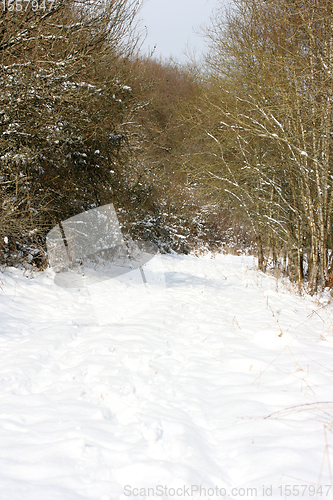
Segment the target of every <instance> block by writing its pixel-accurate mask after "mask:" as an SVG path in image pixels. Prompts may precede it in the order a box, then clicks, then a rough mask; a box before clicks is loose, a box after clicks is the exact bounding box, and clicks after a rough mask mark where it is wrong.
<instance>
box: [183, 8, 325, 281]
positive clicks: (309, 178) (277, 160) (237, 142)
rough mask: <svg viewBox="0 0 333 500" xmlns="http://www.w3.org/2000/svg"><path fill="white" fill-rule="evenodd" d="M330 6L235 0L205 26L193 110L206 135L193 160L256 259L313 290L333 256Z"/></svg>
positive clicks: (199, 132)
mask: <svg viewBox="0 0 333 500" xmlns="http://www.w3.org/2000/svg"><path fill="white" fill-rule="evenodd" d="M332 8H333V3H332V1H331V0H323V1H322V0H320V1H319V0H304V1H298V0H292V1H290V0H235V1H234V2H233V6H232V7H231V8H230V9H229V11H228V12H227V13H224V12H223V14H222V11H221V13H220V16H216V17H215V19H214V21H213V22H212V24H211V26H210V28H209V29H208V31H207V34H208V37H209V42H210V52H209V55H208V57H207V59H206V65H205V69H204V72H203V76H202V77H201V95H200V99H199V101H198V102H197V103H196V107H195V110H196V111H195V113H194V112H193V111H192V113H191V118H192V120H195V127H194V129H196V132H195V133H196V134H197V135H198V136H201V138H202V141H203V143H204V147H202V149H201V151H202V153H203V154H202V155H201V159H202V162H203V166H204V168H199V165H197V167H196V169H197V170H199V171H200V173H201V176H203V177H204V178H205V182H206V183H209V185H210V187H211V191H213V190H215V191H217V192H218V193H219V194H221V195H222V197H223V198H225V196H228V198H229V200H230V205H231V207H233V209H234V210H236V211H238V213H243V214H245V215H246V217H247V218H248V220H249V221H250V222H251V225H252V228H253V231H254V233H255V234H256V240H257V245H258V254H259V266H260V267H261V268H262V269H265V267H266V265H267V261H268V259H269V258H271V259H272V260H273V263H274V265H275V266H277V265H278V264H280V266H281V265H282V266H283V268H284V270H285V271H287V273H288V274H289V276H291V277H292V278H293V279H296V280H300V281H301V280H304V279H306V280H307V281H308V282H309V284H310V289H311V290H312V291H315V290H317V289H318V288H322V287H323V286H324V285H325V282H326V280H327V279H328V278H329V275H330V272H331V269H330V268H331V266H332V249H333V240H332V209H333V197H332V181H333V163H332V133H333V130H332V92H333V81H332V78H333V76H332V75H333V24H332ZM222 16H223V17H222ZM279 257H283V258H284V260H283V262H282V261H281V260H280V261H279Z"/></svg>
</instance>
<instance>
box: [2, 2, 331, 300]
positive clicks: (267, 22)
mask: <svg viewBox="0 0 333 500" xmlns="http://www.w3.org/2000/svg"><path fill="white" fill-rule="evenodd" d="M332 9H333V2H332V1H331V0H302V1H299V0H293V1H290V0H234V1H233V2H232V4H231V5H229V7H228V8H227V9H226V8H224V7H222V5H221V9H220V10H218V11H216V12H214V15H212V18H211V23H210V24H209V25H208V26H207V27H206V29H205V36H206V40H207V50H206V53H205V56H204V58H203V59H202V60H201V61H200V62H199V63H198V62H197V63H196V62H194V61H190V60H189V62H188V63H187V64H183V65H180V64H177V63H174V62H172V61H164V60H156V59H154V57H146V58H145V57H142V56H140V43H141V41H142V36H143V33H142V30H141V28H140V23H139V13H140V1H137V0H93V1H92V0H54V1H49V2H47V1H45V2H37V1H35V0H33V1H31V2H24V1H22V2H21V1H18V0H17V1H16V3H10V2H6V1H4V2H2V4H1V12H0V169H1V170H0V172H1V174H0V196H1V218H0V256H1V263H2V264H7V265H17V264H22V263H24V262H28V263H30V264H31V265H33V266H36V267H37V268H45V266H47V259H46V250H45V236H46V234H47V232H48V231H49V230H50V229H51V228H52V227H53V226H54V225H55V224H57V223H58V222H59V221H60V220H62V219H65V218H68V217H71V216H73V215H75V214H77V213H79V212H82V211H84V210H88V209H90V208H94V207H98V206H100V205H103V204H106V203H114V205H115V207H116V209H117V212H118V214H119V218H120V220H121V224H122V226H123V228H125V230H126V232H128V233H129V234H131V235H132V236H134V237H141V238H143V239H149V240H151V241H153V242H155V243H156V244H157V245H158V246H159V248H160V250H161V251H163V252H169V251H170V250H174V251H176V252H179V253H189V252H192V251H197V252H201V251H202V250H204V249H209V250H214V249H221V248H222V249H225V250H227V251H229V252H232V253H237V252H239V251H242V252H244V251H247V252H249V253H252V254H256V255H257V256H258V265H259V268H260V269H261V270H266V269H274V270H276V271H277V272H279V273H281V274H284V275H287V276H288V277H289V278H290V279H291V280H292V281H293V282H295V283H299V284H300V286H306V287H307V290H308V291H310V292H311V293H315V292H316V291H318V290H321V289H323V288H324V287H325V286H332V284H333V274H332V269H331V267H332V250H333V237H332V223H333V221H332V215H333V196H332V183H333V163H332V154H333V149H332V133H333V130H332V105H333V104H332V97H333V82H332V78H333V76H332V75H333V23H332Z"/></svg>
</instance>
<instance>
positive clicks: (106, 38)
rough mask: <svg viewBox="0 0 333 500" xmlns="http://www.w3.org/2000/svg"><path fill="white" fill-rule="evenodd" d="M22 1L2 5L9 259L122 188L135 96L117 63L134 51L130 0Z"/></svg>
mask: <svg viewBox="0 0 333 500" xmlns="http://www.w3.org/2000/svg"><path fill="white" fill-rule="evenodd" d="M19 5H21V4H19V3H15V2H14V3H13V4H12V6H9V7H8V6H7V8H6V9H3V10H2V11H1V12H0V151H1V155H0V169H1V170H0V171H1V177H0V189H1V192H0V197H1V200H0V202H1V220H0V236H1V242H2V245H3V247H4V248H3V252H2V257H3V258H5V259H6V258H8V256H9V255H13V253H15V248H17V247H20V245H21V246H22V244H23V243H24V244H25V246H26V245H27V244H28V242H29V240H30V242H31V243H33V242H34V243H36V241H38V238H39V237H41V241H42V240H43V236H44V235H45V231H46V230H47V229H48V228H49V227H51V226H52V224H54V223H56V222H58V221H59V220H61V219H62V218H66V217H67V216H70V215H73V214H75V213H77V212H80V211H82V210H84V209H88V208H90V207H93V206H97V205H99V204H101V203H103V202H104V201H109V200H110V196H112V195H113V196H115V195H116V193H117V192H118V191H121V190H122V166H123V165H124V163H126V161H127V158H126V153H125V148H124V147H123V142H124V137H125V129H122V123H123V122H124V121H125V122H126V121H127V120H126V116H127V114H128V112H129V111H128V109H129V108H130V106H131V104H130V101H131V96H130V89H129V88H128V87H127V86H126V85H124V83H123V82H122V80H121V76H119V71H118V67H117V61H119V58H120V57H122V58H123V59H124V58H126V57H128V55H129V53H130V51H131V50H132V48H133V41H132V40H131V39H130V34H131V33H132V31H133V29H132V28H133V21H134V18H135V13H136V8H137V2H134V1H132V0H107V1H104V0H103V1H101V2H99V1H95V2H90V1H89V0H84V1H80V2H76V1H75V0H73V1H68V0H66V1H65V0H58V1H56V2H54V3H52V4H50V7H49V4H48V3H47V2H46V6H45V3H44V8H42V7H38V8H36V7H35V6H34V2H31V3H27V4H25V5H24V8H22V9H19V8H18V6H19ZM41 5H42V4H41ZM35 250H36V249H35Z"/></svg>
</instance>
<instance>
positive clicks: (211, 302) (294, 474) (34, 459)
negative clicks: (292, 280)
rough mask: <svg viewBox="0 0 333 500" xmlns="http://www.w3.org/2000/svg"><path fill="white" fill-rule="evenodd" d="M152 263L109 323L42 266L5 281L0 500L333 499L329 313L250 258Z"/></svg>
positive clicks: (0, 296)
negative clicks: (129, 308) (159, 287)
mask: <svg viewBox="0 0 333 500" xmlns="http://www.w3.org/2000/svg"><path fill="white" fill-rule="evenodd" d="M163 266H164V268H165V277H166V291H165V293H164V294H160V295H159V296H157V297H156V298H155V299H154V307H153V308H151V309H148V310H144V311H142V312H140V313H138V314H137V315H134V316H133V317H131V318H129V319H126V318H124V319H122V320H120V321H119V322H118V323H115V324H111V325H105V326H98V324H97V323H96V318H95V316H94V311H93V308H92V305H91V303H90V302H89V296H88V294H87V292H85V291H80V290H65V289H61V288H59V287H56V286H55V285H54V283H53V279H52V276H53V274H52V272H51V271H46V272H44V273H40V274H38V275H36V276H35V277H34V278H33V279H30V278H28V277H26V276H24V275H23V273H22V272H21V271H18V270H14V269H9V270H7V271H6V272H5V273H3V274H2V275H1V276H0V279H1V282H0V285H1V290H0V315H1V316H0V500H56V499H57V500H79V499H80V500H83V499H91V500H95V499H96V500H97V499H98V500H115V499H118V498H120V499H122V500H124V499H126V498H131V499H134V498H141V499H143V498H148V497H149V498H150V497H153V494H154V493H155V497H157V498H171V497H174V498H189V499H192V498H208V496H210V497H211V498H215V497H216V498H221V496H222V495H224V498H238V499H239V498H253V499H255V498H262V497H263V498H266V497H267V498H271V496H270V492H272V495H273V496H274V497H275V498H285V497H287V496H290V495H289V494H288V491H289V489H288V488H291V491H292V494H291V498H293V497H294V496H297V495H296V493H295V492H296V490H295V489H294V490H293V486H295V485H304V486H303V487H302V488H300V494H299V496H302V498H333V493H332V489H331V490H330V489H329V487H328V486H326V485H330V484H331V483H332V477H331V476H332V473H333V453H332V451H331V450H330V446H331V445H332V444H333V434H332V432H331V429H332V428H333V384H332V382H333V326H332V306H331V305H328V306H325V307H323V305H322V304H319V303H316V302H315V301H314V299H312V298H310V297H303V298H302V297H299V296H296V295H294V294H293V293H291V292H289V291H288V290H287V289H286V288H285V287H283V286H282V285H281V284H280V283H278V282H277V281H276V280H275V279H274V278H272V277H269V276H266V275H263V274H261V273H258V272H257V271H256V270H255V265H254V260H253V259H252V258H250V257H235V256H228V255H218V256H216V258H214V259H211V258H209V257H201V258H195V257H184V256H181V257H180V256H165V257H163ZM119 300H121V297H119ZM291 407H293V408H291ZM288 408H289V409H288ZM330 461H331V464H332V465H330ZM289 485H291V486H289ZM321 485H322V486H323V489H322V494H320V490H319V488H320V486H321ZM200 487H201V491H200ZM216 487H217V488H219V489H216ZM263 487H264V490H263ZM270 487H272V490H270ZM148 488H150V490H148ZM209 488H214V493H213V490H209V491H208V489H209ZM248 488H254V489H253V490H250V489H248ZM177 489H178V490H177ZM175 490H177V491H175ZM302 491H303V495H301V493H302ZM263 492H264V494H263Z"/></svg>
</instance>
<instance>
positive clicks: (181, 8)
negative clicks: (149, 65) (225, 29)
mask: <svg viewBox="0 0 333 500" xmlns="http://www.w3.org/2000/svg"><path fill="white" fill-rule="evenodd" d="M221 3H223V1H222V0H144V4H143V7H142V10H141V12H140V17H141V18H142V25H143V26H146V27H147V30H148V34H147V38H146V40H145V42H144V44H143V47H142V52H143V53H144V54H145V55H148V54H149V53H150V52H151V51H152V50H153V48H154V46H155V45H156V50H155V52H154V56H155V57H160V56H162V57H163V58H169V57H171V56H172V57H173V58H176V59H178V60H181V61H185V60H186V57H185V55H184V52H185V50H186V44H189V45H190V46H191V48H192V49H193V48H196V49H197V51H198V55H199V53H201V51H202V50H203V49H204V47H205V41H204V39H203V38H202V37H200V36H198V35H196V34H195V33H194V32H193V28H194V29H196V28H199V27H200V25H202V24H207V23H208V22H209V18H210V16H211V14H212V11H213V9H214V8H215V7H216V6H217V5H218V4H221Z"/></svg>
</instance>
